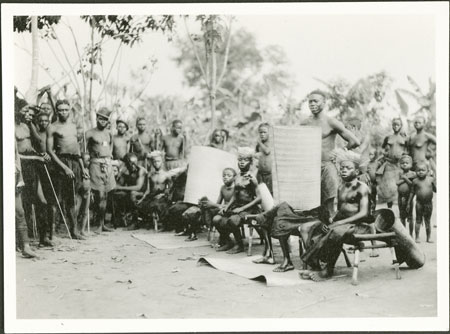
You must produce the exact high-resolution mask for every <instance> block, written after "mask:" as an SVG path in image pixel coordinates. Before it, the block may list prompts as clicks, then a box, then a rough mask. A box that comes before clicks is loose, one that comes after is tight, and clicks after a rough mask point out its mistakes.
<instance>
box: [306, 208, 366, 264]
mask: <svg viewBox="0 0 450 334" xmlns="http://www.w3.org/2000/svg"><path fill="white" fill-rule="evenodd" d="M372 222H373V217H371V216H369V217H366V218H363V219H361V220H360V221H359V222H356V223H354V224H346V225H340V226H336V227H334V228H331V229H330V230H329V231H328V232H327V233H326V234H323V232H322V225H323V223H321V222H319V223H317V224H316V225H314V226H313V227H312V228H311V229H310V235H309V236H308V240H307V242H306V243H305V246H306V252H305V253H304V254H303V255H302V261H304V262H305V263H307V264H308V265H310V266H311V267H313V268H318V267H320V266H319V264H320V261H322V262H325V263H332V262H333V261H336V260H337V258H338V257H339V254H340V253H341V250H342V246H343V244H344V243H349V244H354V243H355V240H354V235H355V234H371V233H372V228H371V225H370V223H372Z"/></svg>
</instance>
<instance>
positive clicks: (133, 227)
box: [126, 223, 139, 231]
mask: <svg viewBox="0 0 450 334" xmlns="http://www.w3.org/2000/svg"><path fill="white" fill-rule="evenodd" d="M138 229H139V227H138V226H137V224H135V223H132V224H131V225H128V226H127V228H126V230H127V231H133V230H138Z"/></svg>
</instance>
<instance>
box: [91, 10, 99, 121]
mask: <svg viewBox="0 0 450 334" xmlns="http://www.w3.org/2000/svg"><path fill="white" fill-rule="evenodd" d="M93 49H94V22H93V18H92V17H91V71H90V75H89V116H90V118H91V125H92V127H94V126H95V123H96V120H97V115H96V114H95V110H93V108H92V81H93V79H92V76H93V74H94V55H93V52H92V50H93Z"/></svg>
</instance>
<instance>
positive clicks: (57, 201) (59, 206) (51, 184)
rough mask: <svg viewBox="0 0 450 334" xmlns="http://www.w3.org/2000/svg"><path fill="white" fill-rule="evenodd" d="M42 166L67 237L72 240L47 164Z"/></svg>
mask: <svg viewBox="0 0 450 334" xmlns="http://www.w3.org/2000/svg"><path fill="white" fill-rule="evenodd" d="M44 168H45V172H46V173H47V177H48V180H49V181H50V186H51V187H52V191H53V196H55V199H56V204H58V209H59V213H60V214H61V217H62V219H63V222H64V225H65V226H66V229H67V233H68V234H69V239H70V240H71V241H73V240H72V236H71V234H70V230H69V226H68V225H67V222H66V218H65V217H64V213H63V211H62V208H61V205H60V203H59V200H58V196H57V195H56V191H55V188H54V187H53V182H52V178H51V177H50V173H49V172H48V169H47V166H46V165H45V164H44Z"/></svg>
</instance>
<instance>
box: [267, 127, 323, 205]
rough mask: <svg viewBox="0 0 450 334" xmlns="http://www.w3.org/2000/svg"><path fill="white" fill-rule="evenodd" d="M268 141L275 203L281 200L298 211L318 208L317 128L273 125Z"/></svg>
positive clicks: (318, 146)
mask: <svg viewBox="0 0 450 334" xmlns="http://www.w3.org/2000/svg"><path fill="white" fill-rule="evenodd" d="M271 139H272V148H273V152H274V159H273V162H272V178H273V193H274V200H275V203H280V202H284V201H285V202H288V203H289V204H290V205H291V206H292V207H293V208H294V209H298V210H309V209H312V208H315V207H317V206H319V205H320V164H321V150H322V133H321V129H320V128H319V127H311V126H301V127H300V126H298V127H286V126H274V127H273V129H272V131H271Z"/></svg>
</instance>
